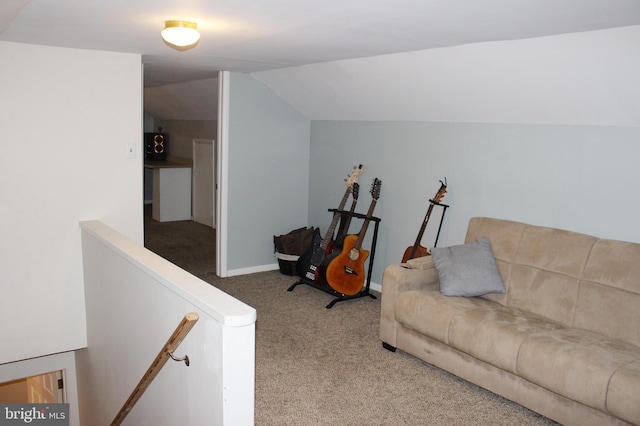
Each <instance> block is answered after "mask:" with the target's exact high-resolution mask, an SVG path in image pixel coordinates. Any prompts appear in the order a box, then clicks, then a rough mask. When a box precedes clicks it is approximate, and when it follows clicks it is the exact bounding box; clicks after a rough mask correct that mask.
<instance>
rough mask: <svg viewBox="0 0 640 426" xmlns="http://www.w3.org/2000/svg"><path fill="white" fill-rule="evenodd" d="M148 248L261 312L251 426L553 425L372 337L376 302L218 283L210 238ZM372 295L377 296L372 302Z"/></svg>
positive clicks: (185, 227)
mask: <svg viewBox="0 0 640 426" xmlns="http://www.w3.org/2000/svg"><path fill="white" fill-rule="evenodd" d="M151 222H154V221H148V223H147V226H146V238H145V241H146V242H145V245H147V247H148V248H150V249H151V250H153V251H155V252H156V253H158V254H160V255H161V256H163V257H165V258H167V259H168V260H170V261H172V262H173V263H176V264H177V265H179V266H181V267H183V268H184V269H186V270H188V271H189V272H191V273H193V274H194V275H196V276H198V277H200V278H202V279H203V280H205V281H207V282H209V283H211V284H212V285H214V286H216V287H218V288H220V289H222V290H224V291H226V292H227V293H229V294H231V295H233V296H235V297H236V298H238V299H240V300H242V301H243V302H245V303H247V304H249V305H251V306H253V307H254V308H256V310H257V316H258V320H257V323H256V389H255V398H256V405H255V422H256V425H510V426H511V425H552V424H555V423H554V422H552V421H550V420H549V419H547V418H545V417H542V416H540V415H538V414H536V413H534V412H532V411H530V410H527V409H525V408H523V407H522V406H520V405H518V404H515V403H513V402H511V401H508V400H506V399H504V398H502V397H499V396H497V395H495V394H493V393H491V392H488V391H486V390H484V389H482V388H479V387H477V386H475V385H473V384H470V383H468V382H466V381H464V380H462V379H459V378H457V377H455V376H453V375H451V374H449V373H447V372H445V371H443V370H441V369H438V368H436V367H433V366H431V365H429V364H426V363H424V362H421V361H419V360H417V359H415V358H413V357H411V356H409V355H407V354H404V353H402V352H400V351H398V352H396V353H392V352H389V351H387V350H385V349H383V348H382V345H381V342H380V340H379V338H378V330H379V315H380V299H379V298H377V299H371V298H369V297H365V298H361V299H354V300H349V301H344V302H339V303H337V304H336V305H335V306H334V307H333V308H332V309H326V308H325V306H326V305H327V304H328V303H329V302H330V301H331V300H333V297H332V296H331V295H329V294H326V293H324V292H322V291H319V290H317V289H314V288H312V287H309V286H306V285H300V286H298V287H296V288H295V289H294V290H293V291H291V292H289V291H287V289H288V288H289V286H290V285H291V284H292V283H294V282H295V281H296V278H295V277H291V276H288V275H283V274H281V273H280V272H279V271H271V272H263V273H257V274H252V275H245V276H239V277H231V278H224V279H222V278H219V277H217V276H215V263H214V262H215V250H214V249H212V248H211V244H212V243H213V241H214V240H215V231H214V230H213V229H211V228H207V227H206V226H203V225H199V224H196V223H193V222H176V223H170V224H164V223H163V224H159V223H157V222H156V223H151ZM374 294H375V293H374Z"/></svg>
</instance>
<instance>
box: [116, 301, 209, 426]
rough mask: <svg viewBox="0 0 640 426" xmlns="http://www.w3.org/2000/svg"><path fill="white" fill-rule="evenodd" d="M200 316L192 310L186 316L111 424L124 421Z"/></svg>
mask: <svg viewBox="0 0 640 426" xmlns="http://www.w3.org/2000/svg"><path fill="white" fill-rule="evenodd" d="M198 318H199V316H198V314H197V313H196V312H190V313H188V314H187V315H185V316H184V318H183V319H182V321H180V324H179V325H178V327H176V329H175V331H174V332H173V334H172V335H171V337H169V340H167V343H165V344H164V346H163V347H162V349H161V350H160V353H158V356H156V359H155V360H153V362H152V363H151V365H150V366H149V368H148V369H147V372H146V373H144V376H142V379H140V382H138V385H137V386H136V388H135V389H134V390H133V392H131V395H130V396H129V399H127V401H126V402H125V403H124V405H123V406H122V408H121V409H120V411H119V412H118V414H117V415H116V417H115V418H114V419H113V421H112V422H111V426H118V425H119V424H121V423H122V421H123V420H124V418H125V417H127V414H129V412H130V411H131V409H132V408H133V406H134V405H135V404H136V402H138V400H139V399H140V397H141V396H142V394H143V393H144V391H145V390H147V388H148V387H149V385H150V384H151V382H152V381H153V379H155V377H156V376H157V375H158V373H159V372H160V370H161V369H162V367H163V366H164V365H165V364H166V362H167V361H168V360H169V358H171V357H173V351H174V350H175V349H176V348H177V347H178V346H179V345H180V343H182V340H183V339H184V338H185V336H186V335H187V334H188V333H189V331H191V329H192V328H193V326H194V325H195V323H196V321H198ZM187 360H188V358H187ZM187 365H189V364H188V363H187Z"/></svg>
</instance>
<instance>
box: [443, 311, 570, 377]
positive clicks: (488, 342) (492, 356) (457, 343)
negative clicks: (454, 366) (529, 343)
mask: <svg viewBox="0 0 640 426" xmlns="http://www.w3.org/2000/svg"><path fill="white" fill-rule="evenodd" d="M560 328H564V326H563V325H561V324H558V323H554V322H552V321H549V320H548V319H545V318H542V317H540V316H537V315H535V314H531V313H529V312H526V311H522V310H520V309H516V308H508V307H505V306H502V305H500V304H498V303H494V304H493V305H492V306H490V307H488V308H484V309H483V308H478V309H473V310H468V311H465V312H460V313H459V314H458V315H456V316H454V317H453V318H452V320H451V325H450V326H449V344H450V345H451V346H452V347H454V348H456V349H458V350H461V351H463V352H465V353H467V354H469V355H471V356H473V357H474V358H477V359H480V360H482V361H484V362H486V363H489V364H491V365H494V366H495V367H498V368H502V369H503V370H506V371H509V372H510V373H513V374H518V371H517V360H518V352H519V351H520V345H522V342H524V341H525V340H526V339H527V338H529V337H530V336H532V335H535V334H536V333H540V332H546V331H550V330H556V329H560Z"/></svg>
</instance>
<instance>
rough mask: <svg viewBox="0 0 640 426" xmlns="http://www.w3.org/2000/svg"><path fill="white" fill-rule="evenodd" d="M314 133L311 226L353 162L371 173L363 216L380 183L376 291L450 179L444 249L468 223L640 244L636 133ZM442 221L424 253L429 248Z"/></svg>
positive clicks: (331, 125) (425, 127) (319, 127)
mask: <svg viewBox="0 0 640 426" xmlns="http://www.w3.org/2000/svg"><path fill="white" fill-rule="evenodd" d="M311 129H312V131H311V162H310V165H311V166H310V178H309V180H310V186H309V193H310V194H311V197H310V202H309V224H310V225H313V226H320V227H321V229H326V227H327V226H328V223H329V222H330V220H331V216H330V215H329V214H328V213H327V208H331V207H337V204H338V202H339V201H340V197H341V196H342V194H343V193H344V191H343V188H344V185H343V184H342V181H343V178H344V177H345V176H346V174H347V173H348V172H349V171H350V169H351V166H352V165H353V164H357V163H362V164H363V165H364V168H365V173H364V174H363V175H362V176H361V177H360V183H361V185H362V189H363V191H361V195H360V200H359V203H358V204H359V208H358V209H357V211H358V212H361V213H365V212H366V211H367V208H368V206H369V204H370V202H371V197H370V195H369V194H367V193H366V192H364V191H366V190H368V188H369V184H370V182H371V180H372V179H373V178H374V177H378V178H380V179H381V180H382V191H381V197H380V200H379V201H378V203H377V206H376V210H375V212H374V214H375V215H376V216H378V217H380V218H381V219H382V221H381V223H380V232H379V235H378V244H377V250H376V259H375V262H374V271H373V274H372V282H373V283H378V284H380V283H381V280H382V272H383V270H384V267H385V266H386V265H388V264H389V263H394V262H399V261H400V259H401V257H402V253H403V251H404V249H405V248H406V247H407V246H409V245H412V244H413V242H414V240H415V238H416V235H417V233H418V231H419V228H420V225H421V223H422V220H423V219H424V215H425V213H426V210H427V208H428V205H429V202H428V200H429V199H430V198H432V197H433V196H434V195H435V193H436V191H437V190H438V188H439V186H440V185H439V182H438V181H439V180H440V179H444V178H445V177H446V178H447V181H448V184H449V187H448V193H447V194H446V195H445V197H444V199H443V203H445V204H448V205H450V208H449V209H448V210H447V213H446V216H445V220H444V225H443V232H442V234H441V237H440V241H439V243H438V245H439V246H443V245H451V244H461V243H462V242H463V240H464V235H465V231H466V225H467V222H468V220H469V218H470V217H472V216H491V217H498V218H503V219H510V220H516V221H523V222H527V223H532V224H536V225H544V226H551V227H559V228H564V229H570V230H573V231H577V232H583V233H587V234H591V235H595V236H598V237H603V238H612V239H621V240H627V241H633V242H639V243H640V227H638V226H637V212H638V211H640V198H639V197H637V192H638V182H640V168H639V167H638V158H640V144H638V141H640V127H603V126H548V125H517V124H471V123H420V122H353V121H350V122H344V121H314V122H312V125H311ZM434 214H439V213H438V209H435V210H434ZM437 220H438V218H437V217H434V218H432V219H431V221H430V222H429V225H428V227H427V232H426V234H425V237H424V240H423V245H426V246H433V243H434V239H435V231H436V229H437ZM352 226H353V225H352ZM352 230H353V232H357V231H358V228H357V227H355V228H354V229H352ZM372 232H373V230H372V228H369V230H368V232H367V236H368V237H369V238H370V237H371V234H372ZM369 245H370V241H369V240H365V244H364V245H363V248H365V249H369V248H368V247H369Z"/></svg>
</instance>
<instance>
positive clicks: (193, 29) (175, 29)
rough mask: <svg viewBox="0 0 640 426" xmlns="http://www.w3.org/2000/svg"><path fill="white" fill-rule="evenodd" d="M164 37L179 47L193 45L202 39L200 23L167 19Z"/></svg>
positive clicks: (163, 32)
mask: <svg viewBox="0 0 640 426" xmlns="http://www.w3.org/2000/svg"><path fill="white" fill-rule="evenodd" d="M162 39H163V40H164V41H166V42H167V43H169V44H171V45H173V46H177V47H183V48H184V47H188V46H193V45H194V44H196V43H197V42H198V40H200V33H199V32H198V25H197V24H196V23H195V22H189V21H165V23H164V30H162Z"/></svg>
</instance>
